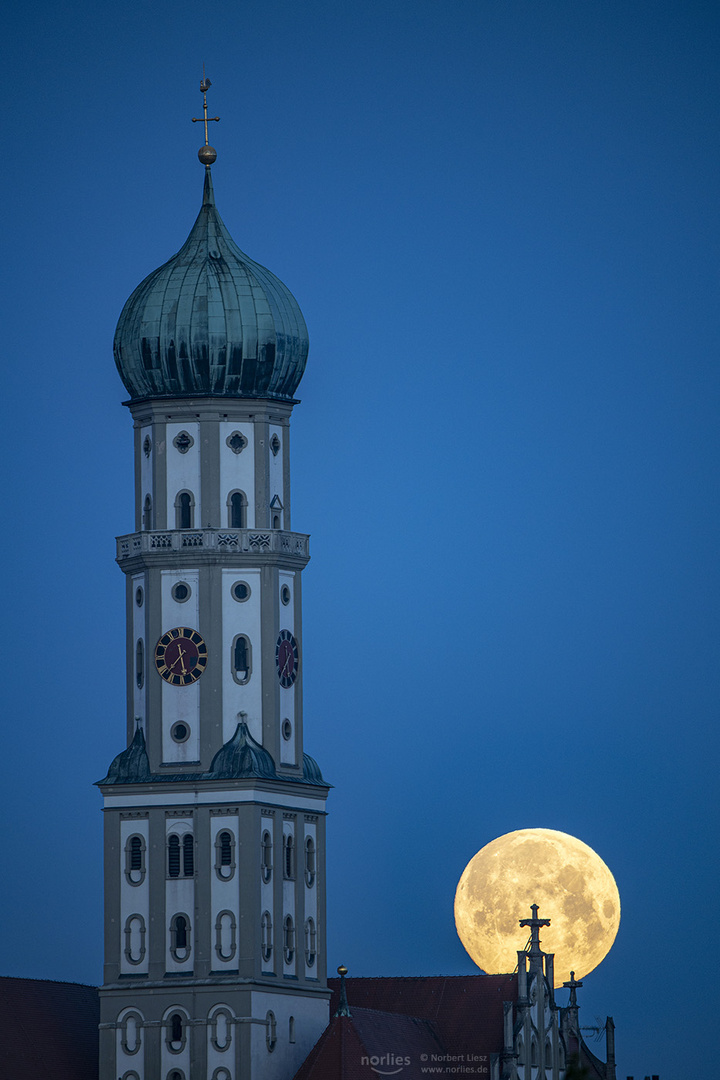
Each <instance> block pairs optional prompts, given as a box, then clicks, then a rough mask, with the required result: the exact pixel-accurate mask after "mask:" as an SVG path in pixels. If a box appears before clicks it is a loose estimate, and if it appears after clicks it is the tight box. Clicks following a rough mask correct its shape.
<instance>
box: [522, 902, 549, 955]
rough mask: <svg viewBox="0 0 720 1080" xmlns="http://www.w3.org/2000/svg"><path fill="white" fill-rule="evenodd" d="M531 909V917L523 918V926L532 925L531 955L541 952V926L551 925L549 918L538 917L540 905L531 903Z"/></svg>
mask: <svg viewBox="0 0 720 1080" xmlns="http://www.w3.org/2000/svg"><path fill="white" fill-rule="evenodd" d="M530 910H531V911H532V918H531V919H521V920H520V925H521V926H529V927H530V955H531V956H538V955H539V953H540V927H541V926H549V925H550V920H549V919H538V905H537V904H531V905H530Z"/></svg>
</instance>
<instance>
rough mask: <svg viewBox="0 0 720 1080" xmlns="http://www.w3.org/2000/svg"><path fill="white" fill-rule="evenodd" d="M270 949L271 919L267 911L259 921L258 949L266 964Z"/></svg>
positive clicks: (270, 953) (270, 952)
mask: <svg viewBox="0 0 720 1080" xmlns="http://www.w3.org/2000/svg"><path fill="white" fill-rule="evenodd" d="M272 948H273V945H272V919H271V917H270V912H269V911H263V915H262V919H261V920H260V949H261V952H262V958H263V960H264V961H265V962H266V963H267V961H268V960H269V959H270V957H271V956H272Z"/></svg>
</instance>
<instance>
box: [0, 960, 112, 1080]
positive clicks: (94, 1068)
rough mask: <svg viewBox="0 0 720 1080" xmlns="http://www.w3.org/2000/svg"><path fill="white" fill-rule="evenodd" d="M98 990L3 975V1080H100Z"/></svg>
mask: <svg viewBox="0 0 720 1080" xmlns="http://www.w3.org/2000/svg"><path fill="white" fill-rule="evenodd" d="M99 1022H100V1002H99V999H98V992H97V988H96V987H94V986H83V985H81V984H79V983H62V982H46V981H45V980H41V979H11V978H7V977H0V1080H41V1078H45V1077H47V1078H48V1080H97V1076H98V1023H99Z"/></svg>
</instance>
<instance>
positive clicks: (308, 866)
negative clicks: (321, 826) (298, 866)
mask: <svg viewBox="0 0 720 1080" xmlns="http://www.w3.org/2000/svg"><path fill="white" fill-rule="evenodd" d="M305 881H306V883H307V885H308V888H312V886H313V884H314V882H315V841H314V840H313V838H312V836H306V837H305Z"/></svg>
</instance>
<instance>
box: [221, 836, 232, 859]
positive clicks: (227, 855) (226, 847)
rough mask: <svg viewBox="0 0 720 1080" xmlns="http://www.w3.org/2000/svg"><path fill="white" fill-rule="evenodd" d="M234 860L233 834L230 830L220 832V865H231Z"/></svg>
mask: <svg viewBox="0 0 720 1080" xmlns="http://www.w3.org/2000/svg"><path fill="white" fill-rule="evenodd" d="M231 862H232V836H231V835H230V833H229V832H221V833H220V865H221V866H230V864H231Z"/></svg>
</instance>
